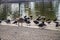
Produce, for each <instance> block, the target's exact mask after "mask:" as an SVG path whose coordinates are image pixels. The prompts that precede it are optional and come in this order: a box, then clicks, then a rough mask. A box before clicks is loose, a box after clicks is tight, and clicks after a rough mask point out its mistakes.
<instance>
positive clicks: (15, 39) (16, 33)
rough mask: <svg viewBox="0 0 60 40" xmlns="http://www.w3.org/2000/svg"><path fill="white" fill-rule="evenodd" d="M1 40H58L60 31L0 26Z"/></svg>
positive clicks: (59, 39)
mask: <svg viewBox="0 0 60 40" xmlns="http://www.w3.org/2000/svg"><path fill="white" fill-rule="evenodd" d="M0 38H1V40H60V31H57V30H47V29H40V28H29V27H17V26H7V25H4V26H3V25H0Z"/></svg>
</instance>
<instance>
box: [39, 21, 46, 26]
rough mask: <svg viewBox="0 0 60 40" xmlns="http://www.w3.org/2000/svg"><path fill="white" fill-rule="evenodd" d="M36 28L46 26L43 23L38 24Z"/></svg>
mask: <svg viewBox="0 0 60 40" xmlns="http://www.w3.org/2000/svg"><path fill="white" fill-rule="evenodd" d="M38 26H39V27H43V26H46V24H45V23H44V22H42V23H40V24H39V25H38Z"/></svg>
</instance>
